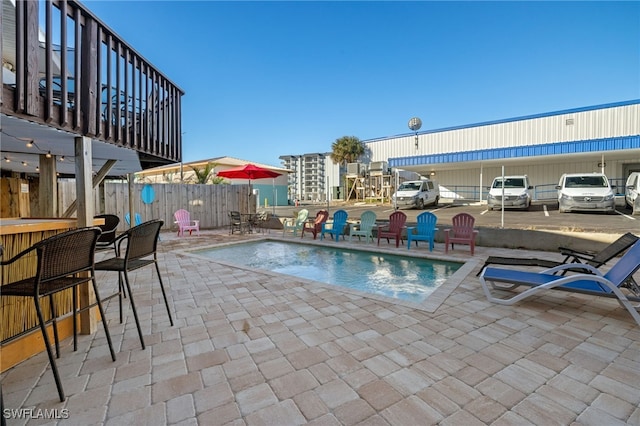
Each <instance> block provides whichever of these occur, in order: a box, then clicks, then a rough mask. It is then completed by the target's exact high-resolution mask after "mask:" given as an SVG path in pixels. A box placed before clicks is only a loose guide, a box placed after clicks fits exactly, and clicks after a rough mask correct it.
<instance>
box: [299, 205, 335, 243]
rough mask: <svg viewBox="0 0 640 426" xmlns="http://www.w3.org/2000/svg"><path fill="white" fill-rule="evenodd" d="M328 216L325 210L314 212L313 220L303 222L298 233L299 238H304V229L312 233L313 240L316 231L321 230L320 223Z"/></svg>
mask: <svg viewBox="0 0 640 426" xmlns="http://www.w3.org/2000/svg"><path fill="white" fill-rule="evenodd" d="M328 218H329V212H328V211H326V210H320V211H319V212H318V213H316V218H315V219H314V220H309V221H307V222H305V223H304V226H303V227H302V232H301V233H300V238H304V231H309V232H311V233H312V234H313V239H314V240H315V239H316V237H317V236H318V233H319V232H320V231H322V224H323V223H325V222H326V221H327V219H328Z"/></svg>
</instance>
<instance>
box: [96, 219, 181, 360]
mask: <svg viewBox="0 0 640 426" xmlns="http://www.w3.org/2000/svg"><path fill="white" fill-rule="evenodd" d="M163 224H164V222H163V221H162V220H150V221H148V222H144V223H142V224H140V225H138V226H134V227H133V228H130V229H128V230H127V231H125V232H124V233H122V234H121V235H120V236H118V238H117V239H116V242H115V243H116V244H117V249H116V253H117V255H116V256H115V257H113V258H111V259H106V260H103V261H100V262H98V263H96V266H95V268H96V271H114V272H118V288H119V291H118V292H117V293H114V294H112V295H110V296H109V297H108V298H111V297H114V296H116V295H118V296H119V298H120V322H122V293H123V291H122V290H121V289H123V286H122V276H123V275H124V284H125V285H126V292H127V293H128V295H129V301H130V303H131V310H132V311H133V317H134V319H135V321H136V327H137V328H138V336H139V337H140V343H141V344H142V349H144V348H145V344H144V337H143V336H142V328H141V327H140V321H139V320H138V312H137V311H136V304H135V301H134V299H133V293H132V292H131V285H130V284H129V272H130V271H133V270H136V269H139V268H143V267H145V266H148V265H155V267H156V272H157V273H158V281H159V282H160V289H161V290H162V296H163V297H164V304H165V306H166V308H167V314H168V315H169V321H170V323H171V325H172V326H173V318H171V310H170V309H169V302H168V300H167V294H166V292H165V290H164V285H163V283H162V276H161V275H160V268H159V267H158V260H157V254H156V250H157V245H158V235H159V234H160V228H161V227H162V225H163ZM124 242H126V246H127V248H126V251H125V254H124V256H121V253H122V251H121V245H122V243H124Z"/></svg>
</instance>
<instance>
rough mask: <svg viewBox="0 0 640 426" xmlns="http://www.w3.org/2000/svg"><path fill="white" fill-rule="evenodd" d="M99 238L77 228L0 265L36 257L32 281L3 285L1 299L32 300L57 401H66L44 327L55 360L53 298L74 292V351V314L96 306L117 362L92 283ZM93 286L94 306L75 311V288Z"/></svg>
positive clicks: (96, 233) (91, 230)
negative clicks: (44, 302) (46, 309)
mask: <svg viewBox="0 0 640 426" xmlns="http://www.w3.org/2000/svg"><path fill="white" fill-rule="evenodd" d="M99 236H100V229H99V228H80V229H74V230H72V231H67V232H64V233H62V234H58V235H54V236H53V237H49V238H47V239H45V240H42V241H40V242H38V243H36V244H34V245H33V246H31V247H29V248H28V249H26V250H23V251H22V252H20V253H18V254H17V255H15V256H14V257H12V258H11V259H9V260H7V261H2V262H0V265H2V266H5V265H9V264H11V263H13V262H15V261H16V260H18V259H20V258H23V257H24V256H28V255H31V254H32V252H33V251H35V252H36V253H37V272H36V275H35V276H33V277H29V278H25V279H21V280H19V281H15V282H11V283H8V284H4V285H3V286H2V295H3V296H10V297H12V296H15V297H33V302H34V304H35V308H36V312H37V314H38V322H39V325H40V331H41V332H42V338H43V340H44V345H45V348H46V349H47V355H48V356H49V363H50V364H51V370H52V371H53V377H54V379H55V382H56V386H57V388H58V395H59V397H60V401H64V400H65V396H64V390H63V388H62V381H61V380H60V375H59V374H58V367H57V366H56V361H55V358H54V356H53V352H52V350H51V344H50V343H49V336H48V334H47V329H46V324H47V323H49V322H52V323H53V336H54V340H55V347H56V358H60V343H59V339H58V323H57V314H56V306H55V303H54V300H53V295H54V294H56V293H58V292H61V291H63V290H67V289H73V290H72V294H73V350H74V351H75V350H77V349H78V339H77V314H78V313H79V312H81V311H83V310H86V309H88V308H90V307H92V306H95V305H97V306H98V308H99V309H100V316H101V318H102V326H103V327H104V332H105V334H106V336H107V342H108V343H109V350H110V351H111V359H112V360H113V361H115V360H116V355H115V353H114V351H113V345H112V343H111V335H110V334H109V327H108V326H107V321H106V320H105V315H104V309H103V308H102V302H101V299H100V294H99V293H98V285H97V284H96V279H95V269H94V267H95V262H94V256H95V248H96V241H97V240H98V237H99ZM89 281H91V283H92V284H93V290H94V292H95V297H96V303H95V305H91V306H87V307H83V308H81V309H78V300H77V299H78V296H77V291H76V288H77V287H78V286H79V285H80V284H83V283H86V282H89ZM43 297H48V298H49V306H50V309H51V319H49V320H45V319H44V314H43V312H42V307H41V305H40V299H41V298H43Z"/></svg>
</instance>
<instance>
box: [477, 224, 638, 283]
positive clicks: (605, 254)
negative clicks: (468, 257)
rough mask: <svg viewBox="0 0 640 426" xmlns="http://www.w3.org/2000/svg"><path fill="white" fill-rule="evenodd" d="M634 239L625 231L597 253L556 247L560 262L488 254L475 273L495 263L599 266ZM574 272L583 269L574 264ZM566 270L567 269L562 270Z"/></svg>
mask: <svg viewBox="0 0 640 426" xmlns="http://www.w3.org/2000/svg"><path fill="white" fill-rule="evenodd" d="M636 241H638V237H637V236H635V235H633V234H632V233H630V232H627V233H626V234H624V235H623V236H621V237H620V238H618V239H617V240H615V241H614V242H612V243H611V244H609V245H608V246H607V247H605V248H604V250H602V251H600V252H597V253H589V252H584V251H577V250H572V249H570V248H566V247H558V250H560V253H561V254H563V255H565V258H564V260H563V261H562V262H556V261H553V260H545V259H537V258H518V257H501V256H489V257H487V260H486V261H485V262H484V265H482V268H481V269H480V271H479V272H478V273H477V274H476V276H477V275H480V273H481V272H482V270H483V269H484V268H486V267H487V266H488V265H491V264H496V265H513V266H540V267H543V268H553V267H556V266H558V265H562V264H563V263H578V264H582V263H585V264H587V265H591V266H593V267H595V268H599V267H600V266H602V265H604V264H605V263H607V262H608V261H610V260H611V259H613V258H614V257H617V256H618V255H620V254H621V253H622V252H624V251H625V250H627V249H628V248H629V247H631V246H632V245H633V244H634V243H635V242H636ZM571 270H572V271H574V272H576V271H577V272H584V271H585V270H584V269H582V268H580V266H576V265H574V267H573V268H572V269H571ZM563 272H567V270H565V271H563Z"/></svg>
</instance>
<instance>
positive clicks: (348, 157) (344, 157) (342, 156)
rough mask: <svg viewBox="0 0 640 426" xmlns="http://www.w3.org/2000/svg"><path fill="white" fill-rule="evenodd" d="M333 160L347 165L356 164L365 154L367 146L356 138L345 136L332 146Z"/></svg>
mask: <svg viewBox="0 0 640 426" xmlns="http://www.w3.org/2000/svg"><path fill="white" fill-rule="evenodd" d="M331 150H332V152H331V159H332V160H333V162H334V163H337V164H342V165H346V164H347V163H355V162H356V161H357V160H358V158H359V157H360V156H361V155H362V154H364V152H365V146H364V143H362V142H361V141H360V139H358V138H357V137H355V136H343V137H341V138H340V139H336V141H335V142H334V143H333V144H331Z"/></svg>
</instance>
